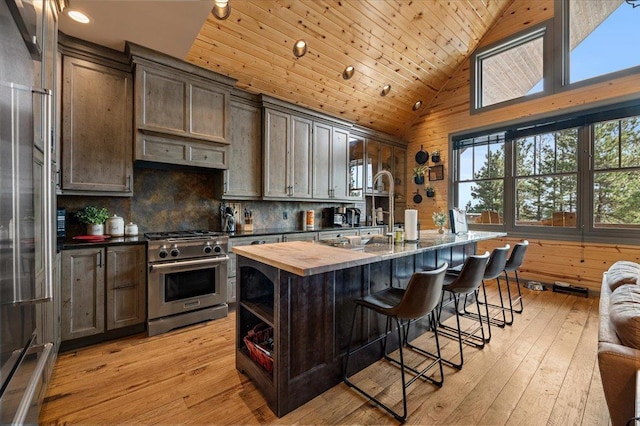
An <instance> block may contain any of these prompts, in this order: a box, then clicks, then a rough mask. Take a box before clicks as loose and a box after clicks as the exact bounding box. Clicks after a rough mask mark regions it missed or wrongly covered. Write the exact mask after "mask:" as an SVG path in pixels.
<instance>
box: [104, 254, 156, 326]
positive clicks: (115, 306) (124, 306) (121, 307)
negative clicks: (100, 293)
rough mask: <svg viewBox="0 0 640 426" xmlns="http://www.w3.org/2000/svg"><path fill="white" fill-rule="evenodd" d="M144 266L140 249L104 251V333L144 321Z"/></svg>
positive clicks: (145, 286) (145, 280) (143, 255)
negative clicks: (105, 314)
mask: <svg viewBox="0 0 640 426" xmlns="http://www.w3.org/2000/svg"><path fill="white" fill-rule="evenodd" d="M146 265H147V261H146V257H145V248H144V246H143V245H134V246H112V247H109V248H107V274H106V278H107V287H106V288H107V330H113V329H116V328H121V327H127V326H130V325H134V324H141V323H143V322H144V321H145V319H146V295H147V291H146V288H147V285H146V283H147V274H146Z"/></svg>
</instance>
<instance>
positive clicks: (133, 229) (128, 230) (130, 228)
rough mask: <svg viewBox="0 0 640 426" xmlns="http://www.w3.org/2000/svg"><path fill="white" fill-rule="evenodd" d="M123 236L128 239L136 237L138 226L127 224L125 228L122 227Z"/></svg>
mask: <svg viewBox="0 0 640 426" xmlns="http://www.w3.org/2000/svg"><path fill="white" fill-rule="evenodd" d="M124 235H126V236H128V237H133V236H136V235H138V225H136V224H135V223H133V222H129V223H127V226H125V227H124Z"/></svg>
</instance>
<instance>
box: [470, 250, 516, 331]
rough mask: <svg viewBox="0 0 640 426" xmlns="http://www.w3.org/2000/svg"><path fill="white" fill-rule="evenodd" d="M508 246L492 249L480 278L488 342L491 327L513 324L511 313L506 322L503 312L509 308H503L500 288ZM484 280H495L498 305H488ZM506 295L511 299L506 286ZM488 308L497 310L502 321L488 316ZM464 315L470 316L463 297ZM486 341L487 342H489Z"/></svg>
mask: <svg viewBox="0 0 640 426" xmlns="http://www.w3.org/2000/svg"><path fill="white" fill-rule="evenodd" d="M509 248H510V246H509V244H507V245H505V246H504V247H497V248H495V249H493V251H492V252H491V257H489V262H488V263H487V269H485V271H484V275H483V277H482V294H483V296H484V301H482V300H480V301H479V303H480V304H481V305H485V311H486V316H485V317H484V319H485V320H486V321H487V327H488V330H489V331H488V334H489V340H491V325H492V324H493V325H495V326H498V327H501V328H503V327H504V326H506V325H511V324H513V312H512V313H511V319H510V321H507V317H506V314H505V311H507V310H510V309H511V308H508V307H505V305H504V299H503V297H502V288H501V287H500V276H501V275H502V273H503V272H504V268H505V266H506V264H507V255H508V254H509ZM485 280H496V283H497V285H498V296H499V297H500V305H496V304H494V303H489V301H488V300H487V289H486V286H485V282H484V281H485ZM507 293H508V296H509V299H511V293H510V292H509V286H508V285H507ZM489 306H490V307H492V308H496V309H498V310H499V311H500V312H499V313H502V321H500V320H498V319H496V318H495V317H492V316H489ZM465 314H467V315H468V314H470V312H468V311H467V310H466V296H465ZM489 340H487V342H488V341H489Z"/></svg>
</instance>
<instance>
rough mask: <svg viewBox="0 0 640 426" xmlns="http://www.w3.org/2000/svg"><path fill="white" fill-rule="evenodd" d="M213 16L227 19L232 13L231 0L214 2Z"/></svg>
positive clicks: (216, 0)
mask: <svg viewBox="0 0 640 426" xmlns="http://www.w3.org/2000/svg"><path fill="white" fill-rule="evenodd" d="M211 11H212V12H213V16H215V17H216V18H218V19H227V18H228V17H229V15H230V14H231V5H230V4H229V0H215V1H214V2H213V9H212V10H211Z"/></svg>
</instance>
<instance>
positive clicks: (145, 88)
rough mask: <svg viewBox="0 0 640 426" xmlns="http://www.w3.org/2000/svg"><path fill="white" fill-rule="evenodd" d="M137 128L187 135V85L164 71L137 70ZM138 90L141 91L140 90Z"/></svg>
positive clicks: (152, 69)
mask: <svg viewBox="0 0 640 426" xmlns="http://www.w3.org/2000/svg"><path fill="white" fill-rule="evenodd" d="M136 87H137V88H136V94H137V100H136V102H138V101H139V102H140V105H139V107H138V106H137V107H136V115H137V127H138V128H139V129H140V128H142V129H150V130H155V131H159V132H164V133H172V134H185V133H186V132H187V90H188V88H187V83H186V82H185V81H181V80H178V79H176V78H175V77H174V76H172V75H171V74H170V73H168V72H165V71H164V70H160V69H154V68H149V67H143V66H139V65H138V66H137V68H136ZM138 88H139V89H140V90H138Z"/></svg>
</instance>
